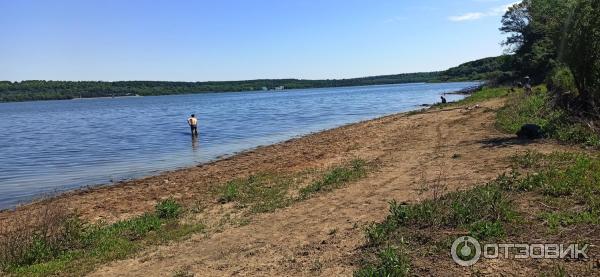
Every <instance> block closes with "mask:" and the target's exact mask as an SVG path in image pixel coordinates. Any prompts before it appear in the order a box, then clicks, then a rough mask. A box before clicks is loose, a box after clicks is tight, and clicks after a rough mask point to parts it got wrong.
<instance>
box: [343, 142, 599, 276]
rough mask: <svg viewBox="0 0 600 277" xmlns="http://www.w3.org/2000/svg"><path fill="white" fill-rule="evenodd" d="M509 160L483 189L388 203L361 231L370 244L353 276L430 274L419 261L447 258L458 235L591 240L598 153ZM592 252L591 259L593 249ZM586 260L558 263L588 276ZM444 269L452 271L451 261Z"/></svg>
mask: <svg viewBox="0 0 600 277" xmlns="http://www.w3.org/2000/svg"><path fill="white" fill-rule="evenodd" d="M512 160H513V170H512V171H511V172H510V173H507V174H503V175H501V176H499V177H498V178H497V179H496V180H494V181H492V182H489V183H488V184H485V185H483V186H479V187H476V188H473V189H470V190H466V191H459V192H453V193H449V194H446V195H444V196H442V197H440V198H437V199H430V200H425V201H423V202H420V203H414V204H398V203H396V202H391V203H390V211H389V215H388V216H387V218H386V219H385V220H384V221H383V222H380V223H374V224H372V225H371V226H369V227H368V228H367V229H366V236H367V240H368V245H366V247H365V249H364V251H363V256H362V257H361V258H360V259H361V262H362V264H363V266H362V268H361V269H360V270H358V271H357V272H356V274H355V275H356V276H382V275H380V274H375V273H374V272H378V273H380V272H385V273H386V275H385V276H405V275H406V274H408V271H410V273H411V274H419V273H425V272H428V270H431V268H430V267H426V266H423V265H424V264H426V261H430V262H432V261H433V260H436V259H437V261H438V262H439V261H442V263H444V262H448V263H452V260H451V259H448V258H447V255H448V253H449V251H450V245H451V243H452V241H453V240H454V239H456V238H458V237H460V236H463V235H470V236H472V237H475V238H477V239H478V240H480V241H484V242H510V241H518V242H523V241H526V242H527V241H529V242H534V241H539V240H543V241H553V240H556V241H563V242H564V243H569V242H571V243H574V242H584V241H586V242H590V241H595V240H596V239H597V236H598V234H600V227H599V226H598V223H599V218H600V157H598V156H596V155H591V154H573V153H552V154H548V155H544V154H541V153H538V152H531V151H530V152H527V153H524V154H521V155H517V156H515V157H513V159H512ZM591 251H592V252H591V253H592V254H591V257H593V255H594V254H593V253H594V252H593V251H595V249H592V250H591ZM392 253H393V254H392ZM588 254H590V253H588ZM390 256H393V257H395V258H390ZM589 262H592V261H578V262H566V261H565V262H563V263H561V268H562V270H565V269H567V270H568V271H569V272H574V273H577V274H576V275H585V274H590V273H591V271H590V270H593V269H591V267H590V266H589V265H588V263H589ZM447 266H448V267H450V268H452V264H449V265H447ZM442 267H444V266H442ZM536 267H539V268H538V269H539V270H540V272H549V273H551V272H553V271H555V269H556V265H555V264H553V263H550V262H548V263H541V266H540V265H536ZM398 268H402V269H403V270H402V271H398ZM409 268H410V269H409ZM454 268H456V267H454ZM388 273H389V274H388ZM433 274H435V273H433Z"/></svg>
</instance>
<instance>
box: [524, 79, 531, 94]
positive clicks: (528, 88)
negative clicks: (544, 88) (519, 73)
mask: <svg viewBox="0 0 600 277" xmlns="http://www.w3.org/2000/svg"><path fill="white" fill-rule="evenodd" d="M524 87H525V95H529V94H531V78H529V76H526V77H525V86H524Z"/></svg>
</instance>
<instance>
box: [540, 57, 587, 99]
mask: <svg viewBox="0 0 600 277" xmlns="http://www.w3.org/2000/svg"><path fill="white" fill-rule="evenodd" d="M547 83H548V88H549V89H550V90H552V91H554V92H556V93H558V94H560V95H562V94H566V93H568V94H570V95H571V96H572V97H576V96H578V95H579V91H578V90H577V86H576V85H575V77H574V76H573V73H572V72H571V70H570V69H569V68H568V67H566V66H564V65H561V66H557V67H556V68H554V71H553V72H552V74H551V75H550V77H549V80H548V81H547Z"/></svg>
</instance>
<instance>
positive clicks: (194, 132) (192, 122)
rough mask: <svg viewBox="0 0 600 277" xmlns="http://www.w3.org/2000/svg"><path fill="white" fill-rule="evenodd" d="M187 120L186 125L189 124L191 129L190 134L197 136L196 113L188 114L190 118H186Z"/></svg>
mask: <svg viewBox="0 0 600 277" xmlns="http://www.w3.org/2000/svg"><path fill="white" fill-rule="evenodd" d="M187 122H188V125H190V129H191V131H192V136H197V135H198V119H197V118H196V115H194V114H192V115H191V116H190V118H188V120H187Z"/></svg>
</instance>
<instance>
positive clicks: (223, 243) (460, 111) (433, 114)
mask: <svg viewBox="0 0 600 277" xmlns="http://www.w3.org/2000/svg"><path fill="white" fill-rule="evenodd" d="M501 104H502V100H492V101H488V102H484V103H481V104H480V105H481V107H480V108H477V109H472V110H467V109H464V107H463V108H449V109H444V110H431V111H427V112H424V113H419V114H412V115H394V116H388V117H384V118H380V119H376V120H371V121H367V122H362V123H358V124H353V125H349V126H345V127H342V128H338V129H334V130H330V131H325V132H322V133H318V134H314V135H310V136H307V137H304V138H300V139H296V140H292V141H289V142H285V143H282V144H278V145H274V146H268V147H263V148H259V149H257V150H254V151H250V152H247V153H244V154H241V155H238V156H234V157H232V158H229V159H226V160H222V161H218V162H215V163H211V164H208V165H203V166H200V167H196V168H191V169H186V170H181V171H176V172H171V173H167V174H163V175H161V176H157V177H152V178H147V179H142V180H138V181H134V182H130V183H126V184H122V185H120V186H117V187H112V188H103V189H99V190H97V191H90V192H88V193H74V194H73V195H71V196H69V197H65V198H63V200H62V201H67V202H69V203H70V204H74V205H80V206H79V210H80V211H81V212H82V213H83V214H84V215H86V216H87V217H88V218H90V219H97V218H106V219H111V218H112V219H114V218H122V217H127V216H131V215H133V214H137V213H140V212H142V211H144V210H148V209H151V207H152V205H153V204H154V203H155V201H156V200H157V199H160V198H164V197H167V196H170V195H176V196H177V197H178V198H180V199H182V200H183V201H191V200H192V199H196V201H198V200H197V199H202V193H203V191H206V190H207V189H208V186H210V184H214V183H215V182H222V181H225V180H230V179H231V178H234V177H237V176H246V175H248V174H251V173H253V172H260V171H264V170H271V171H298V170H302V169H304V168H314V167H325V166H328V165H331V164H336V163H339V162H340V161H344V160H348V159H351V158H354V157H360V158H362V159H365V160H368V161H376V162H377V163H378V165H379V166H378V168H377V170H376V171H375V172H372V173H370V174H369V175H368V177H366V178H364V179H361V180H359V181H357V182H354V183H351V184H349V185H348V186H346V187H344V188H341V189H337V190H335V191H332V192H329V193H323V194H320V195H318V196H317V197H314V198H311V199H308V200H306V201H302V202H298V203H295V204H293V205H291V206H289V207H287V208H284V209H280V210H277V211H275V212H272V213H266V214H258V215H254V216H252V217H251V218H249V223H247V224H245V225H243V226H231V227H230V228H225V229H223V230H220V231H219V232H214V233H211V234H198V235H194V236H193V237H191V238H190V239H188V240H185V241H182V242H176V243H171V244H169V245H163V246H157V247H153V248H151V249H148V250H146V251H145V252H144V253H141V254H140V255H137V256H136V257H134V258H131V259H127V260H123V261H117V262H113V263H111V264H108V265H105V266H104V267H101V268H99V269H98V270H97V271H95V272H94V273H92V275H93V276H170V275H173V274H174V273H175V272H178V271H181V270H184V271H187V272H191V273H194V274H196V276H222V275H225V276H228V275H241V276H245V275H253V276H254V275H270V276H308V275H311V276H312V275H327V276H333V275H337V276H339V275H351V274H352V272H353V270H354V269H355V268H356V265H355V264H354V263H355V260H356V259H355V255H356V254H357V253H358V248H359V247H360V246H361V245H362V244H363V243H364V226H365V225H366V224H368V223H369V222H372V221H379V220H382V219H383V217H384V216H385V215H386V213H387V209H388V201H389V200H392V199H396V200H398V201H406V202H415V201H419V200H421V199H423V198H424V197H427V194H430V193H431V192H428V193H425V194H423V188H424V187H425V185H424V184H427V183H431V182H433V181H434V180H441V182H443V185H444V186H447V188H448V190H457V189H462V188H467V187H470V186H473V185H476V184H480V183H483V182H486V181H489V180H491V179H493V178H494V177H496V176H497V175H498V174H499V173H501V172H504V171H506V170H508V166H509V161H508V158H509V157H510V156H512V155H514V154H516V153H518V152H521V151H525V150H527V149H536V150H538V151H541V152H550V151H554V150H557V149H558V148H560V147H561V146H558V145H556V144H554V143H551V142H544V141H542V142H536V143H530V144H528V143H523V142H519V141H517V140H514V139H512V138H511V137H510V136H507V135H504V134H501V133H500V132H498V131H497V130H496V129H495V128H494V116H495V112H494V110H495V109H497V108H499V107H500V106H501ZM439 176H442V177H441V178H440V177H439ZM102 198H105V199H106V201H99V200H100V199H102ZM205 201H207V203H212V204H210V205H213V206H217V205H220V204H218V203H216V201H215V200H214V199H205ZM100 203H102V204H100Z"/></svg>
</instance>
